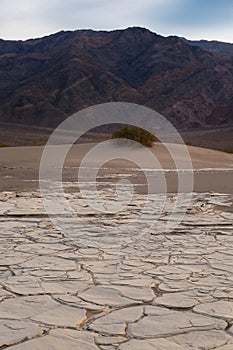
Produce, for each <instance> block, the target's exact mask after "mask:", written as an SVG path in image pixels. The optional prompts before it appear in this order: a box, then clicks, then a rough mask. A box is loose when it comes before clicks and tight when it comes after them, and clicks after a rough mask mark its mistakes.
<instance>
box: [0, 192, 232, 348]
mask: <svg viewBox="0 0 233 350" xmlns="http://www.w3.org/2000/svg"><path fill="white" fill-rule="evenodd" d="M67 196H68V199H69V201H70V203H71V205H72V206H73V207H74V208H75V209H76V210H77V212H78V213H79V215H80V217H82V220H81V221H80V226H79V227H77V226H76V227H75V228H72V225H70V229H69V227H68V229H67V230H68V232H69V234H68V235H67V234H66V233H67V231H66V232H60V231H59V230H57V229H56V228H55V227H53V225H52V224H51V221H50V219H49V217H48V216H47V215H46V213H45V211H44V209H43V206H42V202H41V198H40V195H39V193H38V192H36V191H35V192H21V193H20V192H18V193H15V192H4V193H1V195H0V229H1V235H0V243H1V245H0V251H1V254H0V349H10V350H31V349H40V350H43V349H45V350H51V349H56V350H59V349H62V350H64V349H69V350H73V349H75V350H77V349H80V350H97V349H99V350H131V349H133V350H151V349H158V350H166V349H173V350H182V349H183V350H187V349H202V350H203V349H206V350H207V349H218V350H231V349H233V326H232V323H233V245H232V243H233V213H232V210H230V208H232V199H233V198H232V196H230V195H223V194H217V193H203V194H194V196H193V199H192V204H191V205H190V208H189V210H188V212H187V215H186V216H185V218H184V220H183V222H182V224H180V226H179V227H178V228H177V229H176V230H175V231H174V232H170V233H165V232H164V230H163V227H164V222H166V220H167V217H166V216H167V215H169V210H170V209H171V207H172V203H173V199H174V198H173V196H174V195H169V196H168V199H167V203H166V205H167V208H166V211H165V213H166V214H165V215H163V216H162V217H161V218H160V220H159V221H158V222H157V225H156V228H153V227H151V229H150V230H149V231H148V232H147V234H145V235H141V236H138V237H137V232H138V231H140V230H142V229H143V227H144V226H143V225H145V222H136V223H135V222H131V221H130V218H131V215H132V213H136V212H137V210H140V208H141V204H142V199H143V195H140V194H138V195H137V196H136V198H135V204H134V205H133V206H132V205H131V206H129V207H128V208H127V210H126V211H124V212H123V213H118V214H116V215H115V216H114V215H113V216H108V215H97V216H96V215H95V213H93V212H92V211H91V208H88V207H87V206H85V203H84V202H83V201H82V200H81V199H80V198H79V196H78V195H77V194H75V193H70V194H68V195H67ZM156 196H157V197H158V196H159V195H156ZM151 205H152V207H151V213H150V215H151V216H152V215H153V205H154V206H155V208H154V209H156V201H155V202H154V203H152V204H151ZM148 220H153V217H151V218H150V217H149V216H148ZM119 223H121V224H119ZM140 225H142V227H140Z"/></svg>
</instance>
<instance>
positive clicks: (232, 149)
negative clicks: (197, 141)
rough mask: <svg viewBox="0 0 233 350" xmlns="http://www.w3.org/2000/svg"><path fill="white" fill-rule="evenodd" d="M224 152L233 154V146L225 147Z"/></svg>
mask: <svg viewBox="0 0 233 350" xmlns="http://www.w3.org/2000/svg"><path fill="white" fill-rule="evenodd" d="M223 152H226V153H231V154H233V148H224V149H223Z"/></svg>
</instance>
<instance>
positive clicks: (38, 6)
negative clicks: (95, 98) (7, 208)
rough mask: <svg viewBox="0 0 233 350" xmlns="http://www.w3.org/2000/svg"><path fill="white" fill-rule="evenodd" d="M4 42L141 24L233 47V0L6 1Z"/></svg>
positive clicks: (0, 31) (0, 20)
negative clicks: (227, 43)
mask: <svg viewBox="0 0 233 350" xmlns="http://www.w3.org/2000/svg"><path fill="white" fill-rule="evenodd" d="M0 5H1V7H0V9H1V11H0V38H2V39H8V40H19V39H22V40H25V39H29V38H37V37H42V36H45V35H49V34H52V33H55V32H58V31H60V30H77V29H95V30H113V29H123V28H127V27H132V26H141V27H145V28H148V29H150V30H151V31H153V32H156V33H158V34H161V35H164V36H169V35H178V36H182V37H186V38H187V39H192V40H195V39H198V40H199V39H207V40H219V41H225V42H231V43H233V0H117V1H113V0H0Z"/></svg>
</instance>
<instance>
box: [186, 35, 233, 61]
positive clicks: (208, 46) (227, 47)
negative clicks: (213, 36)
mask: <svg viewBox="0 0 233 350" xmlns="http://www.w3.org/2000/svg"><path fill="white" fill-rule="evenodd" d="M184 40H185V41H186V43H188V44H190V45H193V46H198V47H200V48H202V49H203V50H206V51H209V52H212V53H213V54H214V55H218V56H222V57H225V58H228V59H233V44H230V43H224V42H221V41H215V40H211V41H208V40H199V41H198V40H197V41H196V40H186V39H184Z"/></svg>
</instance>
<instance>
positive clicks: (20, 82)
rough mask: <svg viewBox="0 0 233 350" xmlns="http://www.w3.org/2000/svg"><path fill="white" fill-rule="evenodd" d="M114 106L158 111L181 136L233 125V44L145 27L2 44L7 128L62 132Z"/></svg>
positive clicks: (0, 118)
mask: <svg viewBox="0 0 233 350" xmlns="http://www.w3.org/2000/svg"><path fill="white" fill-rule="evenodd" d="M110 101H121V102H134V103H138V104H141V105H145V106H148V107H151V108H153V109H155V110H156V111H157V112H160V113H162V114H163V115H164V116H166V117H167V118H168V119H169V120H170V121H171V122H172V123H173V124H174V125H175V126H176V127H177V128H178V129H180V130H191V129H198V128H202V129H205V128H212V127H216V126H227V125H233V44H228V43H221V42H216V41H214V42H208V41H188V40H186V39H184V38H180V37H177V36H169V37H163V36H161V35H158V34H156V33H153V32H151V31H149V30H148V29H145V28H140V27H132V28H127V29H125V30H114V31H111V32H107V31H93V30H77V31H62V32H59V33H56V34H53V35H50V36H47V37H44V38H40V39H31V40H27V41H5V40H0V106H1V107H0V122H8V123H20V124H27V125H37V126H46V127H55V126H57V125H58V124H59V123H60V122H61V121H63V120H64V119H65V118H67V117H68V116H70V115H71V114H73V113H75V112H77V111H79V110H81V109H82V108H84V107H88V106H91V105H94V104H98V103H104V102H110Z"/></svg>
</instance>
